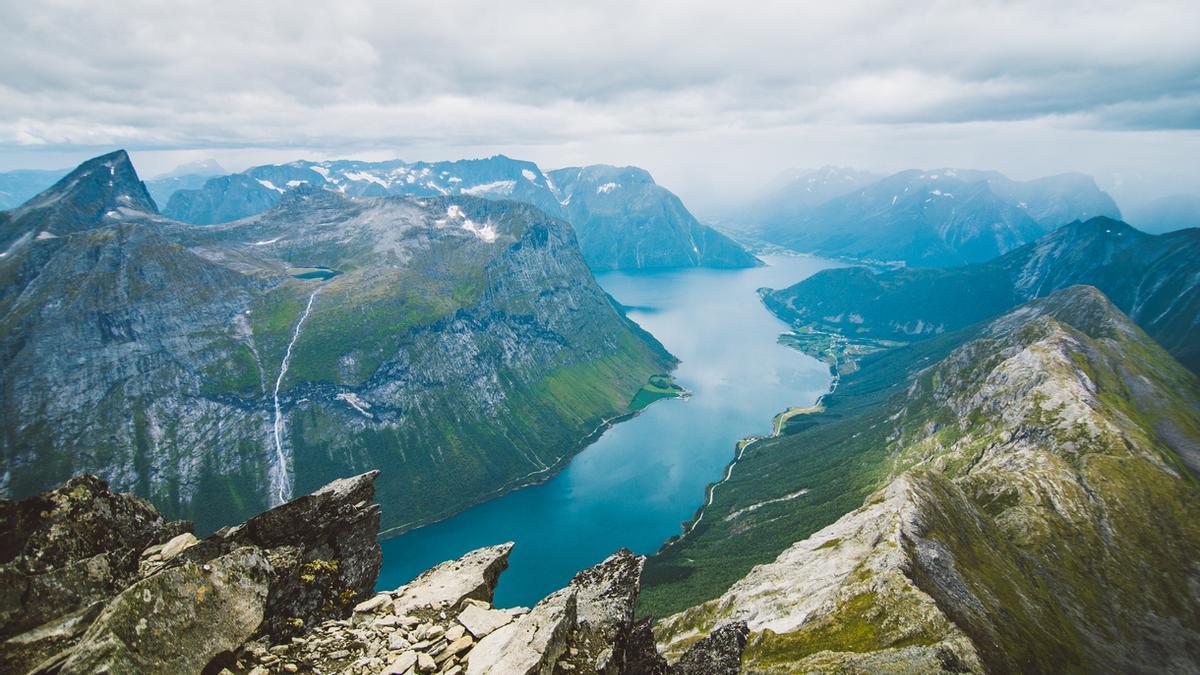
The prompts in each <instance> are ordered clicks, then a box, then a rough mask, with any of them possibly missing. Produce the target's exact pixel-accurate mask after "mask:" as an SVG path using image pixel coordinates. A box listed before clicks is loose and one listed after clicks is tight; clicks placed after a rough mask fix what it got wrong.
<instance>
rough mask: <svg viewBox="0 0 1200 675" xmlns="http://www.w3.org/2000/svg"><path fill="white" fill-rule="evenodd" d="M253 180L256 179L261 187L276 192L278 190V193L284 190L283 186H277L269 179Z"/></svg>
mask: <svg viewBox="0 0 1200 675" xmlns="http://www.w3.org/2000/svg"><path fill="white" fill-rule="evenodd" d="M254 180H256V181H258V184H259V185H261V186H263V187H265V188H267V189H268V190H274V191H276V192H278V193H280V194H282V193H283V191H284V190H283V188H281V187H279V186H277V185H275V184H274V183H272V182H271V181H269V180H263V179H261V178H255V179H254Z"/></svg>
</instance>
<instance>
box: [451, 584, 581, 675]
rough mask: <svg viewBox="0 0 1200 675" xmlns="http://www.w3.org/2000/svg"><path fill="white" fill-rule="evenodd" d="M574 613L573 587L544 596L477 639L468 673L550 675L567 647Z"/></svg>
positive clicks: (479, 674)
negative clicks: (514, 619)
mask: <svg viewBox="0 0 1200 675" xmlns="http://www.w3.org/2000/svg"><path fill="white" fill-rule="evenodd" d="M575 612H576V604H575V590H574V589H573V588H570V587H567V588H564V589H562V590H560V591H556V592H554V593H552V594H550V595H548V596H546V597H545V598H544V599H543V600H542V601H541V602H539V603H538V604H537V605H535V606H534V607H533V609H532V610H530V611H529V613H528V614H526V615H525V616H523V617H521V618H520V619H519V620H517V621H515V622H513V623H510V624H508V625H506V626H503V627H501V628H499V629H497V630H495V631H493V632H492V633H491V634H490V635H488V636H487V637H485V638H483V639H482V640H480V641H479V644H477V645H476V646H475V649H473V650H471V654H470V656H469V657H468V658H467V673H468V675H534V674H535V673H536V674H537V675H549V674H550V673H552V672H553V670H554V665H555V664H556V663H557V662H558V658H559V657H560V656H562V654H563V652H565V651H566V649H567V636H568V634H569V632H570V631H571V629H572V628H573V627H574V625H575V618H576V614H575Z"/></svg>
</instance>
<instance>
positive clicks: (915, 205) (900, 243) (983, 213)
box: [761, 169, 1120, 267]
mask: <svg viewBox="0 0 1200 675" xmlns="http://www.w3.org/2000/svg"><path fill="white" fill-rule="evenodd" d="M768 199H770V198H768ZM761 210H765V211H764V212H765V213H767V214H770V213H771V209H770V208H767V206H764V207H762V209H761ZM1101 215H1103V216H1110V217H1113V218H1119V217H1120V211H1119V210H1118V209H1117V206H1116V204H1115V203H1114V202H1113V200H1112V198H1110V197H1109V196H1108V195H1107V194H1105V193H1104V192H1102V191H1101V190H1100V189H1099V188H1098V187H1097V186H1096V184H1095V181H1093V180H1092V179H1091V178H1090V177H1087V176H1082V175H1078V174H1065V175H1062V176H1051V177H1047V178H1041V179H1037V180H1033V181H1014V180H1011V179H1008V178H1006V177H1005V176H1003V175H1001V174H999V173H996V172H990V171H968V170H960V169H941V170H935V171H918V170H910V171H903V172H900V173H897V174H894V175H892V176H888V177H886V178H883V179H881V180H878V181H876V182H874V183H871V184H869V185H865V186H862V187H861V188H860V189H858V190H856V191H854V192H852V193H850V194H845V195H843V196H841V197H837V198H834V199H831V200H829V201H827V202H824V203H822V204H820V205H817V206H806V207H804V208H800V209H795V208H793V209H783V210H782V211H778V212H775V213H774V215H768V216H763V217H762V218H761V220H762V224H761V236H762V237H763V238H764V239H766V240H768V241H771V242H774V243H777V244H781V245H784V246H788V247H791V248H794V249H796V250H800V251H809V252H815V253H821V254H824V255H837V256H847V257H854V258H861V259H874V260H882V261H901V262H904V263H906V264H907V265H910V266H923V267H946V266H952V265H961V264H964V263H971V262H982V261H985V260H989V259H991V258H994V257H996V256H998V255H1001V254H1004V253H1007V252H1008V251H1011V250H1013V249H1015V248H1017V247H1019V246H1021V245H1022V244H1025V243H1027V242H1030V241H1033V240H1034V239H1036V238H1037V237H1039V236H1041V235H1043V234H1046V233H1047V232H1050V231H1051V230H1053V229H1054V228H1056V227H1058V226H1059V225H1062V224H1064V223H1067V222H1070V221H1072V220H1076V219H1080V220H1086V219H1088V218H1091V217H1093V216H1101Z"/></svg>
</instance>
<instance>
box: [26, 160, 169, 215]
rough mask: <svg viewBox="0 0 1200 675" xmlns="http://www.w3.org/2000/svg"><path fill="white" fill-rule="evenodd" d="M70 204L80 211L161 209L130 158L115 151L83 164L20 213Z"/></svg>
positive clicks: (101, 211) (150, 211) (37, 197)
mask: <svg viewBox="0 0 1200 675" xmlns="http://www.w3.org/2000/svg"><path fill="white" fill-rule="evenodd" d="M62 200H70V201H71V202H72V204H73V205H74V206H75V207H77V208H83V209H88V210H93V209H94V210H95V212H96V213H97V214H99V215H103V214H104V212H105V210H115V209H118V208H128V209H134V210H137V211H146V212H148V213H158V207H157V206H156V205H155V203H154V200H153V199H152V198H151V197H150V193H149V192H147V191H146V186H145V185H144V184H143V183H142V180H141V178H139V177H138V173H137V170H136V169H134V168H133V162H132V161H131V160H130V159H129V154H128V153H127V152H125V151H124V150H116V151H114V152H110V153H108V154H107V155H100V156H99V157H94V158H92V159H89V160H88V161H86V162H84V163H82V164H80V165H79V166H78V167H76V168H75V170H74V171H72V172H71V173H69V174H67V175H66V176H64V177H63V179H62V180H60V181H58V182H57V183H55V184H54V185H53V186H51V187H50V188H49V189H48V190H46V191H44V192H42V193H41V194H39V195H37V196H36V197H34V198H33V199H31V200H29V201H28V202H27V203H26V204H25V205H24V206H22V207H21V210H26V209H30V208H40V207H43V206H47V205H50V204H53V203H55V202H59V201H62Z"/></svg>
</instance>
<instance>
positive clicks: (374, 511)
mask: <svg viewBox="0 0 1200 675" xmlns="http://www.w3.org/2000/svg"><path fill="white" fill-rule="evenodd" d="M376 475H377V472H371V473H367V474H363V475H360V476H356V477H354V478H347V479H343V480H338V481H335V482H333V483H331V484H329V485H328V486H326V487H324V488H322V489H321V490H319V491H317V492H315V493H313V494H311V495H307V496H304V497H300V498H299V499H296V500H293V501H291V502H288V503H287V504H284V505H282V506H279V507H277V508H274V509H271V510H270V511H267V512H265V513H263V514H261V515H259V516H256V517H255V518H252V519H251V520H249V521H247V522H246V523H243V524H242V525H238V526H236V527H232V528H225V529H222V530H220V531H218V532H216V533H214V534H213V535H212V536H210V537H207V538H205V539H198V538H196V537H195V536H194V535H193V534H192V531H191V523H189V522H186V521H167V520H165V519H163V517H162V516H161V515H160V514H159V513H158V512H157V511H156V510H155V509H154V507H153V506H151V505H150V504H149V503H148V502H146V501H145V500H143V499H141V498H138V497H135V496H132V495H127V494H115V493H113V492H112V491H110V490H109V489H108V486H107V485H106V484H105V483H104V482H103V481H101V480H99V479H97V478H95V477H92V476H81V477H78V478H74V479H72V480H70V481H68V482H67V483H66V484H64V485H62V486H61V487H59V488H58V489H56V490H53V491H51V492H48V493H45V494H42V495H38V496H35V497H31V498H29V499H26V500H24V501H21V502H10V501H0V535H2V536H0V581H2V582H3V583H2V585H0V588H2V589H3V590H0V639H2V640H3V642H2V643H0V672H5V673H10V672H11V673H22V672H27V673H94V672H110V673H128V672H163V673H168V672H169V673H188V672H204V673H223V674H226V673H253V674H255V675H261V674H265V673H295V672H313V673H333V672H347V673H371V674H375V673H390V674H395V675H402V674H414V673H446V674H447V675H453V674H460V673H462V674H471V675H474V674H479V675H483V674H489V673H491V674H504V675H509V674H520V673H611V674H618V673H647V674H655V675H668V674H692V673H695V674H700V673H703V674H710V673H718V674H719V673H736V672H738V671H739V669H740V662H741V656H742V650H743V649H744V647H745V644H746V637H747V630H746V626H745V624H744V623H731V624H728V625H722V626H721V627H719V628H717V629H715V630H714V631H712V633H711V634H710V635H709V636H708V637H706V638H704V639H701V640H699V641H697V642H696V643H695V644H694V645H693V646H691V647H690V648H689V649H688V650H687V651H686V652H684V653H682V654H681V655H680V656H679V658H678V659H677V660H676V661H675V662H674V663H672V664H668V662H667V661H666V660H665V659H664V658H663V657H662V656H661V655H660V654H659V652H658V650H657V648H656V646H655V644H654V639H653V637H652V634H651V630H650V625H649V622H647V621H643V622H638V621H635V620H634V606H635V604H636V602H637V596H638V592H639V588H640V578H641V572H642V565H643V562H644V559H643V558H641V557H638V556H634V555H633V554H632V553H630V552H629V551H626V550H622V551H618V552H617V553H615V554H613V555H612V556H611V557H609V558H608V559H607V560H605V561H603V562H601V563H600V564H598V565H596V566H595V567H592V568H589V569H586V570H584V571H582V572H580V573H579V574H578V575H577V576H576V577H575V579H573V580H572V581H571V583H570V584H569V585H567V587H565V588H563V589H561V590H559V591H556V592H555V593H552V594H550V595H549V596H547V597H546V598H545V599H543V600H542V601H541V602H539V603H537V604H536V605H535V606H534V607H532V608H523V607H517V608H507V609H501V608H496V607H494V606H493V605H492V596H493V592H494V591H495V588H496V583H497V582H498V580H499V577H500V574H501V573H502V572H503V571H504V570H505V568H507V566H508V554H509V552H510V550H511V549H512V544H511V543H508V544H501V545H498V546H492V547H489V548H484V549H480V550H477V551H473V552H471V553H468V554H467V555H465V556H463V557H462V558H461V559H459V560H454V561H449V562H446V563H443V564H441V565H439V566H437V567H435V568H433V569H430V570H428V571H426V572H425V573H423V574H422V575H421V576H419V577H418V578H417V579H415V580H413V581H412V582H411V583H409V584H406V585H404V586H401V587H400V588H397V589H395V590H393V591H390V592H385V593H373V588H374V584H375V579H376V576H377V574H378V572H379V567H380V561H381V554H380V548H379V544H378V541H377V538H376V535H377V532H378V529H379V506H378V505H377V504H374V503H373V498H374V479H375V476H376Z"/></svg>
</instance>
